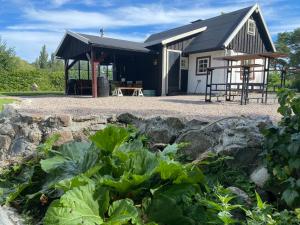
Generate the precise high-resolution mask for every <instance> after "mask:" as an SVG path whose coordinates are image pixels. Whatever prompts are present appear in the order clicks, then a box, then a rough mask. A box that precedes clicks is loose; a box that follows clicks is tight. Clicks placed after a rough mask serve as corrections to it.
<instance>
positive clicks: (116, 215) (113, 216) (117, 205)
mask: <svg viewBox="0 0 300 225" xmlns="http://www.w3.org/2000/svg"><path fill="white" fill-rule="evenodd" d="M108 215H109V219H108V220H107V221H106V223H105V225H123V224H140V219H139V212H138V210H137V208H136V207H135V206H134V203H133V201H132V200H131V199H122V200H118V201H115V202H113V204H112V205H111V206H110V207H109V210H108Z"/></svg>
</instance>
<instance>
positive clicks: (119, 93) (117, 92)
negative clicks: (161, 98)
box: [112, 87, 144, 97]
mask: <svg viewBox="0 0 300 225" xmlns="http://www.w3.org/2000/svg"><path fill="white" fill-rule="evenodd" d="M122 90H133V94H132V96H144V94H143V91H142V88H138V87H117V88H115V90H114V91H113V93H112V95H113V96H119V97H120V96H124V95H123V92H122Z"/></svg>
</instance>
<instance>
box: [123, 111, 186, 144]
mask: <svg viewBox="0 0 300 225" xmlns="http://www.w3.org/2000/svg"><path fill="white" fill-rule="evenodd" d="M117 120H118V122H120V123H125V124H131V125H134V126H135V127H137V128H138V129H139V131H140V132H141V133H143V134H145V135H147V137H148V138H149V141H150V142H151V143H160V144H171V143H173V142H174V141H175V139H176V138H177V136H178V135H179V134H180V132H181V131H182V130H183V129H184V128H185V121H184V120H182V119H179V118H175V117H167V118H162V117H154V118H150V119H141V118H138V117H136V116H134V115H132V114H130V113H124V114H121V115H119V116H118V118H117Z"/></svg>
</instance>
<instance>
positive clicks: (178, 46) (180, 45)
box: [167, 35, 196, 51]
mask: <svg viewBox="0 0 300 225" xmlns="http://www.w3.org/2000/svg"><path fill="white" fill-rule="evenodd" d="M195 37H196V35H194V36H191V37H188V38H185V39H181V40H179V41H175V42H172V43H170V44H168V45H167V48H168V49H172V50H179V51H183V50H185V48H186V47H187V46H189V44H190V43H191V42H192V41H193V40H194V38H195Z"/></svg>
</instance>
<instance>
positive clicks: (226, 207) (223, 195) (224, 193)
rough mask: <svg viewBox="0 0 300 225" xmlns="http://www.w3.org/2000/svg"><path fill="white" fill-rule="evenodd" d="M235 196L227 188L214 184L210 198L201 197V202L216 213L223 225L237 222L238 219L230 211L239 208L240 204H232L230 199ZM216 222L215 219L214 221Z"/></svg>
mask: <svg viewBox="0 0 300 225" xmlns="http://www.w3.org/2000/svg"><path fill="white" fill-rule="evenodd" d="M234 198H235V196H233V195H232V194H231V193H230V192H229V191H228V190H226V189H224V188H223V187H222V186H216V188H215V190H214V194H213V197H212V200H210V199H207V198H203V199H201V202H203V203H204V204H205V205H206V206H207V207H208V208H210V209H211V210H213V211H215V212H216V213H217V216H218V218H219V219H220V220H221V221H222V222H223V224H224V225H229V224H237V223H239V221H238V220H237V219H235V218H234V216H233V214H232V212H233V211H235V210H237V209H241V208H242V206H241V205H237V204H232V203H231V201H232V200H233V199H234ZM215 223H216V224H220V223H217V221H216V222H215Z"/></svg>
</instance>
